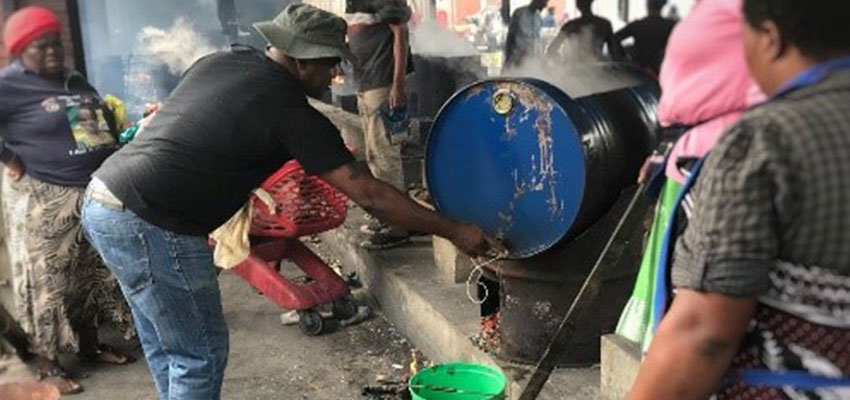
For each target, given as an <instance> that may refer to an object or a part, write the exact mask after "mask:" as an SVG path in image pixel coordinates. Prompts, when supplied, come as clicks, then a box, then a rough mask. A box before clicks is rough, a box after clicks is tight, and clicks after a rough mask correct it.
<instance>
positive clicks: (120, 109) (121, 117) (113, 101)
mask: <svg viewBox="0 0 850 400" xmlns="http://www.w3.org/2000/svg"><path fill="white" fill-rule="evenodd" d="M103 104H105V105H106V108H108V109H109V110H110V111H112V114H113V115H114V116H115V125H116V126H118V129H119V130H124V129H126V128H127V106H126V105H124V101H122V100H121V99H119V98H118V97H116V96H115V95H111V94H108V95H106V96H103Z"/></svg>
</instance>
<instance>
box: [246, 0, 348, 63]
mask: <svg viewBox="0 0 850 400" xmlns="http://www.w3.org/2000/svg"><path fill="white" fill-rule="evenodd" d="M254 28H256V29H257V31H259V32H260V35H262V36H263V38H265V39H266V41H268V42H269V44H271V45H272V46H274V47H276V48H277V49H278V50H280V51H282V52H284V53H285V54H286V55H288V56H290V57H293V58H296V59H313V58H326V57H340V58H343V59H346V60H349V61H354V55H353V54H352V53H351V50H349V49H348V46H347V45H346V44H345V34H346V30H347V28H348V25H347V24H346V23H345V20H344V19H342V18H340V17H338V16H336V15H334V14H332V13H329V12H327V11H324V10H321V9H318V8H316V7H313V6H311V5H308V4H292V5H290V6H289V7H286V9H285V10H283V11H282V12H281V13H280V14H278V16H277V17H275V18H274V19H273V20H271V21H264V22H257V23H255V24H254Z"/></svg>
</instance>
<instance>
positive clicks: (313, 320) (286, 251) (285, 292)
mask: <svg viewBox="0 0 850 400" xmlns="http://www.w3.org/2000/svg"><path fill="white" fill-rule="evenodd" d="M261 187H262V188H263V189H264V190H265V191H267V192H268V193H269V194H271V196H272V197H273V198H274V200H275V207H274V208H275V209H274V210H270V209H269V207H268V206H266V203H264V202H263V201H262V200H260V199H259V198H257V197H256V196H252V200H251V201H252V202H253V212H254V214H253V217H252V221H251V231H250V235H251V243H252V245H251V254H250V255H249V256H248V258H247V259H246V260H245V261H243V262H242V263H241V264H239V265H238V266H236V267H235V268H233V272H235V273H236V274H237V275H239V276H240V277H242V279H245V280H246V281H247V282H248V283H249V284H250V285H251V286H253V287H254V288H255V289H257V290H259V291H260V292H262V293H263V295H265V296H266V297H268V298H269V299H270V300H272V301H273V302H274V303H275V304H277V305H278V306H280V307H283V308H286V309H289V310H297V311H298V314H299V327H300V328H301V331H302V332H304V333H305V334H307V335H311V336H313V335H318V334H320V333H321V332H322V330H323V329H324V319H323V318H322V316H321V315H320V314H319V312H318V310H317V307H319V306H322V305H324V304H328V303H331V304H332V310H333V314H334V317H336V318H337V319H340V320H345V319H349V318H351V317H353V316H354V315H356V314H357V303H356V302H355V301H354V299H353V298H352V296H351V292H350V290H349V287H348V285H347V284H346V283H345V281H344V280H343V279H342V278H341V277H340V276H339V275H337V274H336V273H335V272H334V271H333V270H332V269H331V268H330V267H329V266H328V265H327V264H325V262H324V261H323V260H322V259H321V258H319V257H318V256H317V255H316V254H315V253H313V252H312V251H311V250H310V249H309V248H307V247H306V246H305V245H304V244H303V243H301V241H300V240H298V238H299V237H301V236H307V235H313V234H316V233H320V232H324V231H327V230H331V229H334V228H336V227H338V226H340V225H342V223H343V222H344V221H345V217H346V213H347V202H348V198H347V197H346V196H345V195H343V194H342V193H340V192H339V191H337V190H336V189H334V188H333V187H331V185H329V184H328V183H327V182H325V181H323V180H322V179H320V178H318V177H316V176H310V175H307V174H306V173H305V172H304V169H302V168H301V165H300V164H298V162H296V161H294V160H293V161H290V162H288V163H286V164H284V166H283V168H281V169H280V170H279V171H277V172H276V173H275V174H274V175H272V176H270V177H269V178H268V179H266V181H265V182H263V184H262V185H261ZM287 259H288V260H291V261H292V262H293V263H295V265H297V266H298V268H300V269H301V270H302V271H304V273H305V274H306V275H307V276H308V277H309V279H308V281H307V282H306V283H295V282H292V281H290V280H289V279H286V278H285V277H283V276H282V275H281V274H280V272H279V267H278V265H279V264H280V261H282V260H287Z"/></svg>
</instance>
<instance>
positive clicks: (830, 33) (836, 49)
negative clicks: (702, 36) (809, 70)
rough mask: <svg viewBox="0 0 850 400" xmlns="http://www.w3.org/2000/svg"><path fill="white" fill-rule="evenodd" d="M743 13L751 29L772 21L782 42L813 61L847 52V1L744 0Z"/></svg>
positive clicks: (849, 20) (849, 31) (849, 8)
mask: <svg viewBox="0 0 850 400" xmlns="http://www.w3.org/2000/svg"><path fill="white" fill-rule="evenodd" d="M744 16H745V18H746V19H747V23H748V24H750V26H752V27H755V28H758V27H760V26H762V24H763V23H764V22H766V21H772V22H773V23H775V24H776V25H777V27H778V29H779V34H780V35H781V37H782V41H783V42H784V43H785V44H786V45H790V46H794V47H796V48H798V49H800V52H802V53H803V55H805V56H807V57H810V58H812V59H814V60H816V61H824V60H828V59H830V58H834V57H836V56H839V55H843V54H847V53H850V0H744Z"/></svg>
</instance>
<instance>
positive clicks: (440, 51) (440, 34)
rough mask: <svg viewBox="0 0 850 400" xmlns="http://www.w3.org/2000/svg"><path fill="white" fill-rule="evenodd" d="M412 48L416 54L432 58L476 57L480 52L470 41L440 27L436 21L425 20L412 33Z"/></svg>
mask: <svg viewBox="0 0 850 400" xmlns="http://www.w3.org/2000/svg"><path fill="white" fill-rule="evenodd" d="M410 47H411V49H412V50H413V53H414V54H419V55H423V56H430V57H467V56H476V55H478V51H476V50H475V46H473V45H472V43H470V42H469V41H467V40H465V39H464V38H462V37H460V36H458V35H457V34H455V33H453V32H449V31H448V30H446V29H444V28H442V27H440V25H439V24H437V22H436V21H433V20H425V21H422V23H421V24H419V25H418V26H416V27H415V28H413V29H412V30H411V32H410Z"/></svg>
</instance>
